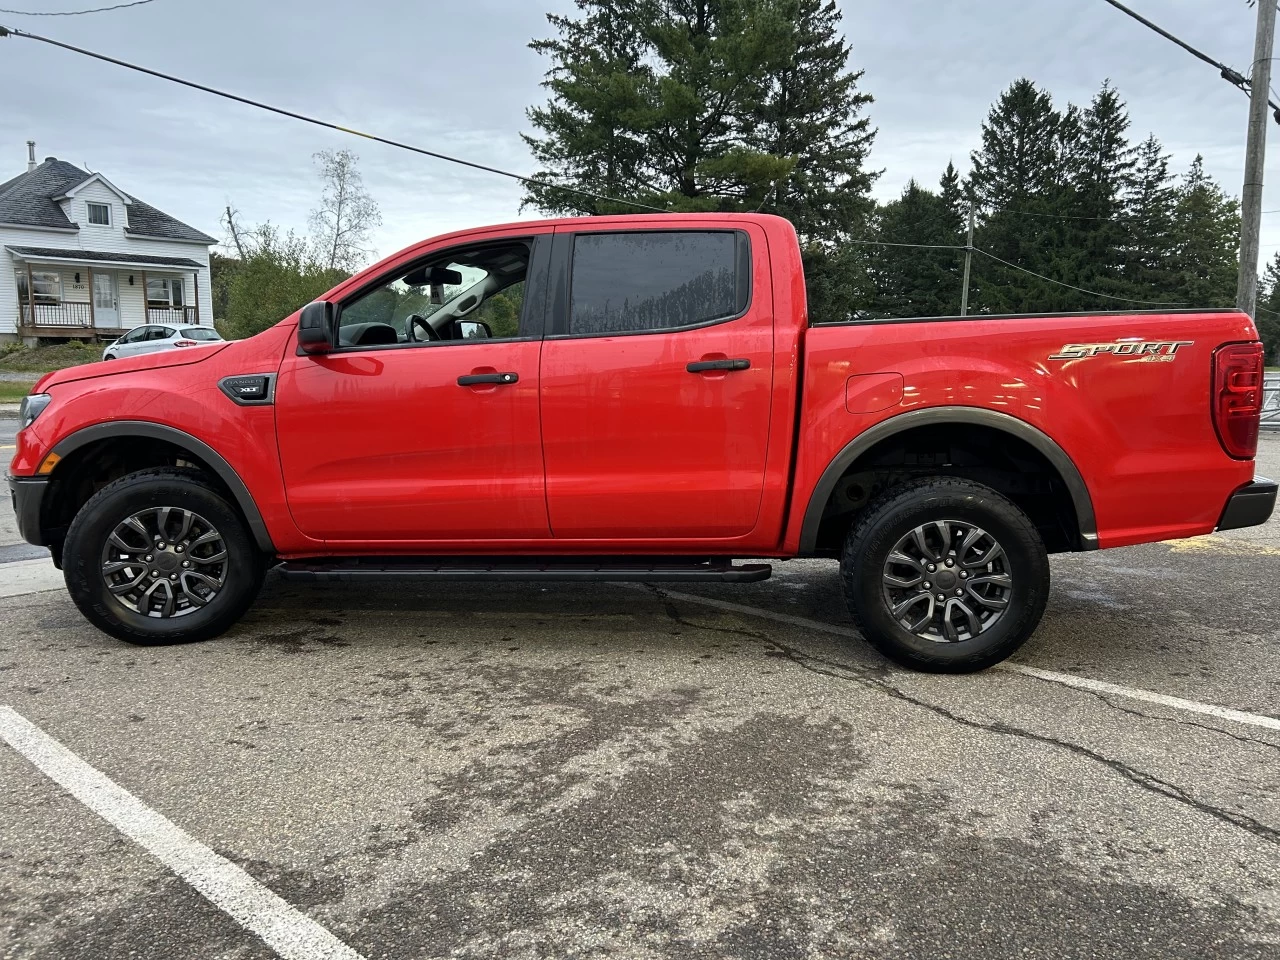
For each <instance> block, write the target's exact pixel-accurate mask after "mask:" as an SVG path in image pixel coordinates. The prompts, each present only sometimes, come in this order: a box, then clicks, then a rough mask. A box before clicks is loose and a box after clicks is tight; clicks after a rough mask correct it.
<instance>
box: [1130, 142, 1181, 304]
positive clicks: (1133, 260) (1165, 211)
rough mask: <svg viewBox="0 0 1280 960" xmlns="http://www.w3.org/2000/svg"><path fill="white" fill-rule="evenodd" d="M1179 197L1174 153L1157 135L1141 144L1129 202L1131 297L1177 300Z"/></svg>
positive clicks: (1138, 149)
mask: <svg viewBox="0 0 1280 960" xmlns="http://www.w3.org/2000/svg"><path fill="white" fill-rule="evenodd" d="M1177 201H1178V195H1177V189H1176V188H1175V186H1174V182H1173V177H1172V176H1171V175H1170V174H1169V155H1168V154H1167V153H1165V150H1164V147H1163V146H1162V145H1161V143H1160V141H1159V140H1157V139H1156V137H1155V134H1152V135H1151V136H1149V137H1147V139H1146V140H1144V141H1143V142H1142V144H1141V145H1140V146H1139V147H1138V148H1137V164H1136V167H1135V169H1134V174H1133V178H1132V182H1131V184H1130V186H1129V195H1128V197H1127V198H1126V202H1125V217H1124V219H1125V224H1126V227H1127V230H1126V232H1127V234H1128V237H1127V240H1126V244H1125V249H1124V251H1123V257H1124V279H1125V286H1126V287H1127V288H1128V291H1129V292H1128V294H1127V295H1128V296H1131V297H1135V298H1137V299H1138V300H1174V299H1176V297H1174V296H1173V295H1172V294H1173V292H1172V290H1171V289H1170V283H1169V277H1170V274H1171V273H1172V270H1173V264H1172V258H1173V250H1174V243H1175V238H1174V213H1175V209H1176V206H1177Z"/></svg>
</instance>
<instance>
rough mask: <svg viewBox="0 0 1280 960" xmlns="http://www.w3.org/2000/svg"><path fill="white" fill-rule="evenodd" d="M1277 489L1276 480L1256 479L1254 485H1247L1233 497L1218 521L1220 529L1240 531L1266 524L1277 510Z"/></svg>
mask: <svg viewBox="0 0 1280 960" xmlns="http://www.w3.org/2000/svg"><path fill="white" fill-rule="evenodd" d="M1276 489H1277V485H1276V482H1275V481H1274V480H1268V479H1267V478H1266V477H1255V478H1254V481H1253V483H1248V484H1245V485H1244V486H1243V487H1241V488H1240V489H1239V490H1237V491H1236V492H1235V493H1233V494H1232V495H1231V499H1230V500H1228V501H1227V506H1226V509H1225V510H1223V511H1222V519H1221V520H1219V521H1218V529H1219V530H1238V529H1240V528H1241V527H1256V526H1260V525H1261V524H1264V523H1266V522H1267V521H1268V520H1270V519H1271V513H1272V511H1274V510H1275V508H1276Z"/></svg>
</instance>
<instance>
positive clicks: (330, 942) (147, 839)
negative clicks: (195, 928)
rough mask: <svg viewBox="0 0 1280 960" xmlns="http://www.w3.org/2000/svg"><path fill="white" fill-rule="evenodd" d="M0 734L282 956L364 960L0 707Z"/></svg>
mask: <svg viewBox="0 0 1280 960" xmlns="http://www.w3.org/2000/svg"><path fill="white" fill-rule="evenodd" d="M0 737H3V738H4V739H5V741H7V742H8V744H9V746H11V747H13V749H15V750H17V751H18V752H19V753H20V754H22V755H23V756H24V757H26V758H27V759H28V760H30V761H31V762H32V763H33V764H35V765H36V767H38V768H39V769H40V771H41V772H43V773H44V774H45V775H46V776H48V777H49V778H50V779H51V780H53V781H55V782H56V783H58V784H59V785H60V786H62V787H63V788H64V789H65V790H66V791H67V792H68V793H70V794H71V795H72V796H73V797H75V798H76V799H77V800H79V801H80V802H81V803H83V804H84V805H85V806H86V807H88V808H89V809H90V810H92V811H93V812H94V813H96V814H97V815H98V816H100V817H102V819H104V820H106V821H107V822H108V823H109V824H111V825H112V826H113V827H115V828H116V829H117V830H119V831H120V832H121V833H123V834H124V835H125V836H127V837H129V838H130V839H131V840H133V841H134V842H135V843H137V844H138V845H139V846H141V847H142V848H143V849H145V850H146V851H147V852H148V853H150V854H151V855H152V856H153V857H155V858H156V859H157V860H159V861H160V862H161V863H163V864H164V865H165V866H166V867H168V868H169V869H170V870H172V871H173V872H174V873H176V874H177V875H178V876H179V877H181V878H182V879H183V880H185V881H186V882H187V883H189V884H190V885H191V886H192V887H194V888H195V889H196V890H197V891H199V892H200V893H201V894H203V895H204V896H205V897H206V898H207V899H208V900H209V901H210V902H211V903H212V904H213V905H214V906H216V907H218V908H219V909H220V910H222V911H224V912H225V913H227V914H228V915H230V916H231V918H232V919H233V920H235V921H236V922H237V923H239V924H240V925H241V926H242V927H244V928H245V929H246V930H249V931H250V932H252V933H255V934H257V935H258V936H259V937H261V938H262V939H263V941H264V942H265V943H266V944H267V946H269V947H270V948H271V949H272V950H274V951H275V952H276V953H278V954H279V955H280V956H281V957H284V958H285V960H364V958H363V957H362V956H361V955H360V954H358V953H356V952H355V951H354V950H352V949H351V948H350V947H348V946H347V945H346V944H345V943H343V942H342V941H341V940H339V939H338V938H337V937H335V936H334V935H333V934H332V933H330V932H329V931H328V930H326V929H325V928H324V927H322V926H320V924H318V923H316V922H315V921H314V920H312V919H311V918H310V917H308V916H306V915H305V914H304V913H302V912H300V911H299V910H297V909H295V908H294V907H292V906H290V905H289V904H287V903H285V901H283V900H281V899H280V898H279V897H278V896H276V895H275V894H274V893H272V892H271V891H270V890H268V889H267V888H266V887H264V886H263V885H262V884H260V883H259V882H258V881H257V880H255V879H253V877H251V876H249V874H247V873H245V872H244V871H243V870H241V869H240V868H239V867H237V866H236V865H235V864H234V863H232V862H231V861H230V860H228V859H226V858H225V857H220V856H218V855H217V854H216V853H214V852H213V851H212V850H210V849H209V848H208V847H206V846H204V845H203V844H201V843H199V842H198V841H196V840H195V839H193V838H192V837H191V836H190V835H189V834H188V833H187V832H186V831H185V830H183V829H182V828H181V827H179V826H177V825H176V824H174V823H173V822H172V821H170V820H169V819H167V818H166V817H164V816H163V815H161V814H159V813H157V812H156V811H155V810H152V809H151V808H150V807H148V806H147V805H146V804H145V803H143V802H142V801H141V800H139V799H138V798H137V797H135V796H134V795H133V794H131V793H129V791H127V790H125V789H124V787H122V786H120V785H119V784H117V783H116V782H115V781H113V780H112V779H111V778H110V777H108V776H107V775H106V774H104V773H102V772H101V771H99V770H96V769H94V768H93V767H91V766H89V764H87V763H85V762H84V761H83V760H81V759H80V758H79V757H77V756H76V755H75V754H74V753H72V752H71V751H70V750H68V749H67V748H66V747H64V746H63V745H62V744H60V743H59V742H58V741H57V740H55V739H53V737H51V736H49V735H48V734H47V733H45V732H44V731H43V730H41V729H40V728H39V727H37V726H36V725H35V724H33V723H31V722H30V721H29V720H27V719H26V718H24V717H23V716H21V715H20V714H19V713H17V712H16V711H15V710H13V709H11V708H10V707H0Z"/></svg>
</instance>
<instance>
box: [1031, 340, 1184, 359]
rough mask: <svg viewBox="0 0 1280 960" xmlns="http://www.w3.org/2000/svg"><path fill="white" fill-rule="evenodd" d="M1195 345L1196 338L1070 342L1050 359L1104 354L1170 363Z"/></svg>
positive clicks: (1087, 357)
mask: <svg viewBox="0 0 1280 960" xmlns="http://www.w3.org/2000/svg"><path fill="white" fill-rule="evenodd" d="M1192 346H1195V341H1194V340H1147V341H1139V340H1122V341H1120V342H1118V343H1068V344H1065V345H1064V346H1063V348H1062V349H1061V350H1060V351H1058V352H1057V353H1055V354H1053V355H1052V356H1051V357H1049V359H1050V360H1088V359H1089V358H1091V357H1100V356H1102V355H1104V354H1105V355H1107V356H1112V357H1134V358H1136V359H1138V360H1146V361H1149V362H1153V363H1169V362H1171V361H1172V360H1173V359H1174V358H1175V357H1177V355H1178V351H1179V350H1180V349H1182V348H1183V347H1192Z"/></svg>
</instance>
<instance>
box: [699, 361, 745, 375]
mask: <svg viewBox="0 0 1280 960" xmlns="http://www.w3.org/2000/svg"><path fill="white" fill-rule="evenodd" d="M685 369H686V370H688V371H689V372H690V373H706V372H707V371H709V370H750V369H751V361H750V360H697V361H695V362H694V363H691V364H689V365H688V366H687V367H685Z"/></svg>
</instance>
